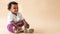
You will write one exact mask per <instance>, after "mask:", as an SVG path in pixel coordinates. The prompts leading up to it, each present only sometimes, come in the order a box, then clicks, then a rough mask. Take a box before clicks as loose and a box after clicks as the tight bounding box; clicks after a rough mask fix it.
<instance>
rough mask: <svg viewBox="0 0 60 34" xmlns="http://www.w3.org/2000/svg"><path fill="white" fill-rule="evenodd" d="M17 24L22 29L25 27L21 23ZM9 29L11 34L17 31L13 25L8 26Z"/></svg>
mask: <svg viewBox="0 0 60 34" xmlns="http://www.w3.org/2000/svg"><path fill="white" fill-rule="evenodd" d="M16 24H17V25H19V26H20V27H22V26H23V25H24V23H19V22H17V23H16ZM7 29H8V30H9V31H10V32H13V33H14V32H15V30H16V28H15V27H14V26H13V25H12V24H8V26H7Z"/></svg>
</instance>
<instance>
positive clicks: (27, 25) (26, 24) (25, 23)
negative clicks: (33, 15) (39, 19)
mask: <svg viewBox="0 0 60 34" xmlns="http://www.w3.org/2000/svg"><path fill="white" fill-rule="evenodd" d="M22 22H23V23H24V26H25V28H29V24H28V23H27V22H26V21H25V19H23V20H22Z"/></svg>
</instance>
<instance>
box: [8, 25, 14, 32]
mask: <svg viewBox="0 0 60 34" xmlns="http://www.w3.org/2000/svg"><path fill="white" fill-rule="evenodd" d="M13 27H14V26H13V25H12V24H8V26H7V29H8V30H9V31H10V32H12V33H14V29H13Z"/></svg>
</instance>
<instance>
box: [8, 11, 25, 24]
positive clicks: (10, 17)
mask: <svg viewBox="0 0 60 34" xmlns="http://www.w3.org/2000/svg"><path fill="white" fill-rule="evenodd" d="M23 19H24V18H23V17H22V14H21V13H19V12H18V13H17V16H16V15H14V14H13V13H12V12H9V13H8V24H10V22H11V21H14V22H15V23H17V22H18V21H19V20H23Z"/></svg>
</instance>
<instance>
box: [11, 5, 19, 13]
mask: <svg viewBox="0 0 60 34" xmlns="http://www.w3.org/2000/svg"><path fill="white" fill-rule="evenodd" d="M10 11H11V12H12V13H15V14H17V13H18V5H15V4H12V5H11V9H10Z"/></svg>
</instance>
